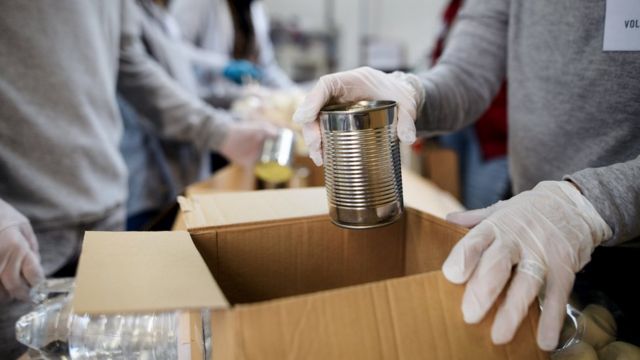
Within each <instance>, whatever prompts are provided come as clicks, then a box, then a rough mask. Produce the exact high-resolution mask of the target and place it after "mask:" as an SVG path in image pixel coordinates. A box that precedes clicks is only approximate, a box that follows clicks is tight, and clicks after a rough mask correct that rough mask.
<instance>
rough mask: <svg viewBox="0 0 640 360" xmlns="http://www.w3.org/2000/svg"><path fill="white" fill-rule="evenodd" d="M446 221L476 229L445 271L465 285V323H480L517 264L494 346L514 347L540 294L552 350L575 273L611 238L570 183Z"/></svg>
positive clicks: (544, 341)
mask: <svg viewBox="0 0 640 360" xmlns="http://www.w3.org/2000/svg"><path fill="white" fill-rule="evenodd" d="M447 220H449V221H451V222H454V223H457V224H459V225H463V226H466V227H473V229H472V230H471V231H469V233H468V234H467V235H466V236H465V237H464V238H463V239H462V240H460V242H458V244H456V246H455V247H454V248H453V250H452V251H451V253H450V254H449V257H448V258H447V260H446V261H445V263H444V265H443V267H442V271H443V273H444V276H445V277H446V278H447V279H448V280H449V281H451V282H453V283H456V284H462V283H465V282H466V283H467V285H466V289H465V293H464V297H463V300H462V312H463V315H464V319H465V321H466V322H467V323H477V322H479V321H481V320H482V318H483V317H484V316H485V315H486V313H487V312H488V310H489V309H490V308H491V306H492V305H493V303H494V302H495V301H496V299H497V297H498V295H499V294H500V293H501V292H502V290H503V288H504V287H505V285H506V284H507V282H508V281H509V279H510V278H511V275H512V267H513V266H514V265H516V264H517V266H516V272H515V273H514V274H513V279H512V280H511V283H510V285H509V289H508V291H507V292H506V297H505V299H504V302H503V303H502V304H501V305H500V307H499V308H498V311H497V313H496V317H495V320H494V322H493V326H492V329H491V337H492V339H493V342H494V343H496V344H504V343H507V342H509V341H511V339H512V338H513V336H514V335H515V332H516V330H517V329H518V326H519V325H520V323H521V322H522V319H523V318H524V317H525V316H526V314H527V312H528V310H529V307H530V305H531V303H532V302H533V301H534V300H535V299H536V297H537V296H538V294H539V293H540V291H541V290H542V293H543V294H544V296H543V300H542V315H541V317H540V322H539V324H538V335H537V338H538V346H540V348H541V349H543V350H547V351H551V350H553V349H555V348H556V346H557V343H558V337H559V334H560V330H561V328H562V323H563V321H564V319H565V311H566V310H565V309H566V304H567V301H568V298H569V294H570V292H571V289H572V287H573V282H574V279H575V273H576V272H578V271H579V270H580V269H582V267H584V266H585V264H587V263H588V262H589V260H590V259H591V253H592V252H593V250H594V249H595V247H596V246H598V245H599V244H601V243H602V242H604V241H606V240H607V239H609V238H611V236H612V231H611V229H610V228H609V226H608V225H607V223H606V222H605V221H604V220H603V219H602V217H601V216H600V215H599V214H598V212H597V211H596V210H595V208H594V207H593V205H592V204H591V203H590V202H589V200H587V198H585V197H584V196H583V195H582V194H581V193H580V191H579V190H578V189H577V188H576V187H574V186H573V185H572V184H571V183H570V182H567V181H545V182H541V183H539V184H538V185H537V186H536V187H535V188H533V189H532V190H530V191H525V192H523V193H521V194H519V195H517V196H515V197H513V198H511V199H509V200H506V201H501V202H498V203H496V204H494V205H492V206H490V207H488V208H484V209H478V210H471V211H467V212H462V213H454V214H449V216H447Z"/></svg>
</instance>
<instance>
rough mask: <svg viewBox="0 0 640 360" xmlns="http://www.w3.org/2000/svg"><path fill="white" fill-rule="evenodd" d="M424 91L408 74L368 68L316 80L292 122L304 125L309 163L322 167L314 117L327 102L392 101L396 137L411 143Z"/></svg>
mask: <svg viewBox="0 0 640 360" xmlns="http://www.w3.org/2000/svg"><path fill="white" fill-rule="evenodd" d="M424 96H425V95H424V89H423V88H422V85H421V84H420V80H419V79H418V78H417V77H416V76H415V75H412V74H407V73H403V72H399V71H396V72H394V73H393V74H385V73H383V72H382V71H378V70H375V69H372V68H369V67H361V68H358V69H355V70H350V71H345V72H340V73H335V74H330V75H325V76H323V77H321V78H320V80H318V83H317V84H316V85H315V86H314V88H313V89H312V90H311V92H310V93H309V94H307V96H306V97H305V99H304V101H303V102H302V104H300V106H298V109H297V110H296V112H295V114H294V115H293V120H294V121H295V122H297V123H300V124H304V126H303V128H302V134H303V136H304V140H305V142H306V143H307V147H308V148H309V156H310V157H311V159H312V160H313V162H314V163H315V164H316V165H318V166H320V165H322V138H321V136H320V126H319V123H318V121H317V120H318V116H319V113H320V109H322V108H323V107H324V106H325V105H326V104H328V103H347V102H353V101H360V100H394V101H396V102H397V103H398V124H397V129H398V138H399V139H400V141H402V142H404V143H408V144H412V143H413V142H414V141H415V140H416V127H415V124H414V122H415V120H416V116H417V111H418V108H419V107H420V106H421V104H422V103H423V102H424Z"/></svg>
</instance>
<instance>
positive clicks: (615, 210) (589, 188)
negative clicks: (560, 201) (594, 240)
mask: <svg viewBox="0 0 640 360" xmlns="http://www.w3.org/2000/svg"><path fill="white" fill-rule="evenodd" d="M564 178H565V179H566V180H571V181H572V182H573V183H575V184H576V185H577V186H578V187H579V188H580V190H581V191H582V194H583V195H584V196H585V197H586V198H587V199H589V201H590V202H591V204H593V206H594V207H595V208H596V210H597V211H598V213H599V214H600V216H602V218H603V219H604V220H605V221H606V222H607V224H608V225H609V227H611V229H612V230H613V237H612V238H611V239H610V240H608V241H607V242H606V243H604V244H603V245H605V246H611V245H617V244H619V243H622V242H625V241H628V240H632V239H635V238H638V237H640V181H638V179H640V156H638V157H636V158H635V159H633V160H630V161H627V162H623V163H617V164H613V165H609V166H605V167H600V168H589V169H584V170H580V171H578V172H575V173H573V174H571V175H567V176H565V177H564Z"/></svg>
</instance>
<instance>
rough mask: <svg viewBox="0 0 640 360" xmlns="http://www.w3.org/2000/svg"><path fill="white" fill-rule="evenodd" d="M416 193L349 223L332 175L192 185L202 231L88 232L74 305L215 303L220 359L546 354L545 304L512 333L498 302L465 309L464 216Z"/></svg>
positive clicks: (158, 307) (143, 307)
mask: <svg viewBox="0 0 640 360" xmlns="http://www.w3.org/2000/svg"><path fill="white" fill-rule="evenodd" d="M405 203H406V207H407V208H406V212H405V216H404V217H403V218H402V219H401V220H399V221H398V222H396V223H395V224H392V225H390V226H387V227H384V228H379V229H373V230H345V229H341V228H338V227H336V226H335V225H333V224H332V223H331V222H330V221H329V218H328V216H327V213H328V211H327V205H326V197H325V190H324V189H323V188H309V189H288V190H267V191H260V192H238V193H218V194H209V195H194V196H192V197H190V198H188V199H187V198H182V199H180V205H181V208H182V211H183V215H184V216H185V221H186V224H187V227H188V229H189V233H190V237H189V236H188V234H187V233H186V232H166V233H87V236H86V238H85V243H84V247H83V254H82V256H81V259H80V267H79V272H78V277H77V290H76V295H75V299H74V309H75V311H76V312H80V313H83V312H87V313H117V312H147V311H163V310H170V309H200V308H204V307H208V308H211V309H213V311H212V323H211V325H212V343H213V346H212V348H213V357H214V358H215V359H369V358H372V359H412V358H420V359H422V358H428V359H544V358H547V354H545V353H543V352H541V351H540V350H539V349H538V348H537V346H536V343H535V330H536V324H537V317H538V313H537V309H536V307H532V309H531V311H530V314H529V317H527V318H526V319H525V321H524V322H523V324H522V326H521V327H520V329H519V330H518V332H517V334H516V336H515V338H514V340H513V341H512V342H511V343H510V344H508V345H505V346H495V345H493V344H492V343H491V339H490V325H491V321H492V320H493V316H494V312H492V313H490V314H489V316H487V317H486V318H485V320H484V321H483V322H481V323H480V324H477V325H468V324H465V323H464V321H463V319H462V314H461V311H460V301H461V297H462V293H463V291H464V288H463V287H462V286H457V285H452V284H450V283H448V282H447V281H446V280H445V279H444V278H443V276H442V274H441V273H440V272H439V271H438V270H439V269H440V267H441V265H442V262H443V261H444V259H445V258H446V256H447V254H448V252H449V250H450V249H451V247H452V246H453V245H454V244H455V242H456V241H458V240H459V239H460V238H461V237H462V236H463V235H464V233H465V231H466V230H464V229H462V228H459V227H455V226H453V225H451V224H449V223H447V222H445V221H444V220H441V219H439V218H436V217H434V216H432V215H429V214H427V213H424V212H421V211H419V210H416V209H415V207H416V206H412V204H411V199H406V201H405ZM212 275H213V276H212Z"/></svg>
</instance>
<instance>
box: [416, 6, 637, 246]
mask: <svg viewBox="0 0 640 360" xmlns="http://www.w3.org/2000/svg"><path fill="white" fill-rule="evenodd" d="M604 19H605V0H563V1H554V0H534V1H531V0H512V1H509V0H468V1H467V3H466V4H465V6H464V8H463V10H462V11H461V13H460V17H459V21H458V23H457V24H456V26H455V27H454V30H453V32H452V35H451V38H450V40H449V41H450V42H449V44H448V46H447V48H446V50H445V53H444V54H443V56H442V58H441V60H440V62H439V63H438V64H437V65H436V66H435V67H434V68H433V69H432V70H431V71H429V72H427V73H425V74H423V75H422V76H421V78H422V80H423V84H424V87H425V89H426V102H425V104H424V107H423V109H422V114H421V118H420V119H419V120H418V128H419V130H426V131H431V132H437V131H449V130H454V129H458V128H461V127H463V126H465V125H467V124H469V123H470V122H471V121H473V119H476V118H478V116H479V115H480V114H481V113H482V112H483V111H484V110H485V109H486V107H487V106H488V105H489V102H490V101H491V99H492V98H493V96H494V95H495V94H496V93H497V91H498V89H499V87H500V84H501V83H502V80H503V79H504V78H505V76H506V77H507V78H508V82H509V93H508V99H509V166H510V173H511V178H512V181H513V190H514V192H515V193H518V192H521V191H524V190H527V189H530V188H532V187H533V186H535V184H536V183H538V182H539V181H542V180H560V179H562V178H563V177H565V176H566V177H567V178H569V179H571V180H572V181H574V182H575V183H576V184H577V185H578V186H579V187H580V188H581V190H582V192H583V193H584V194H585V196H586V197H587V198H588V199H589V200H590V201H591V202H592V203H593V205H594V206H595V208H596V209H597V210H598V212H599V213H600V215H601V216H603V218H604V219H605V221H606V222H607V223H608V224H609V225H610V226H611V228H612V230H613V231H614V238H613V239H612V240H611V241H610V242H609V243H608V244H607V245H612V244H617V243H620V242H623V241H627V240H630V239H632V238H636V237H638V236H640V157H639V155H640V52H639V51H636V52H603V51H602V46H603V33H604ZM638 36H640V30H638Z"/></svg>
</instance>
